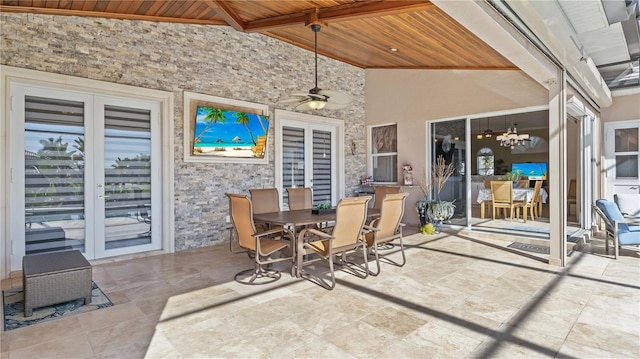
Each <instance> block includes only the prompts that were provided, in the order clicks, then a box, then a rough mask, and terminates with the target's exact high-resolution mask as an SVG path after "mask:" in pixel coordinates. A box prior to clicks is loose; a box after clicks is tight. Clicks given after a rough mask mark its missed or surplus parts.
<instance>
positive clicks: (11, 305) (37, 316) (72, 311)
mask: <svg viewBox="0 0 640 359" xmlns="http://www.w3.org/2000/svg"><path fill="white" fill-rule="evenodd" d="M91 285H92V289H91V303H89V304H86V305H85V304H83V299H82V298H81V299H76V300H72V301H69V302H65V303H60V304H55V305H51V306H48V307H41V308H35V309H34V310H33V314H32V315H31V316H30V317H25V316H24V296H23V292H22V290H5V291H2V304H3V307H4V330H5V331H8V330H13V329H18V328H23V327H27V326H30V325H33V324H37V323H42V322H48V321H50V320H54V319H58V318H64V317H68V316H72V315H76V314H80V313H86V312H91V311H94V310H98V309H102V308H106V307H110V306H112V305H113V303H111V300H109V298H108V297H107V296H106V295H105V294H104V293H103V292H102V290H101V289H100V288H98V285H97V284H95V283H94V282H91Z"/></svg>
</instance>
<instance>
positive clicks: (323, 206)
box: [311, 203, 336, 214]
mask: <svg viewBox="0 0 640 359" xmlns="http://www.w3.org/2000/svg"><path fill="white" fill-rule="evenodd" d="M335 211H336V209H335V208H333V207H331V203H318V204H317V205H316V208H314V209H312V210H311V213H312V214H324V213H334V212H335Z"/></svg>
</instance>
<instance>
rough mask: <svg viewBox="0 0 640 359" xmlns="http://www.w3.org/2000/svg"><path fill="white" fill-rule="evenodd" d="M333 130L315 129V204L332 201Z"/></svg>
mask: <svg viewBox="0 0 640 359" xmlns="http://www.w3.org/2000/svg"><path fill="white" fill-rule="evenodd" d="M331 163H332V160H331V132H329V131H317V130H314V131H313V204H314V205H316V204H319V203H331Z"/></svg>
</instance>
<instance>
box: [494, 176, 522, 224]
mask: <svg viewBox="0 0 640 359" xmlns="http://www.w3.org/2000/svg"><path fill="white" fill-rule="evenodd" d="M491 205H492V206H493V219H494V220H495V219H496V210H497V209H503V210H507V209H509V211H510V212H509V218H510V220H512V221H513V212H514V210H515V212H516V218H519V217H520V208H522V207H523V206H524V203H523V202H514V201H513V182H512V181H491ZM505 218H506V211H505Z"/></svg>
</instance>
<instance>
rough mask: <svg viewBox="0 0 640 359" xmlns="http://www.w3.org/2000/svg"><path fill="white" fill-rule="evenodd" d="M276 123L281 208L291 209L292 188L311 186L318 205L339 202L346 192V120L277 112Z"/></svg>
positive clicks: (277, 177) (277, 184)
mask: <svg viewBox="0 0 640 359" xmlns="http://www.w3.org/2000/svg"><path fill="white" fill-rule="evenodd" d="M276 126H277V131H276V187H277V188H278V190H279V192H280V199H281V204H280V208H287V197H286V196H287V191H286V188H289V187H293V188H296V187H310V188H311V189H312V193H313V203H314V204H319V203H331V204H332V205H336V204H337V202H338V200H339V199H340V198H341V197H343V194H344V184H343V182H344V179H343V176H342V175H341V174H342V173H344V170H343V168H344V160H343V158H342V157H343V154H342V151H341V149H342V148H343V143H344V140H343V138H342V137H343V135H342V133H343V132H342V130H343V128H342V122H341V121H337V120H333V119H327V118H324V117H319V116H311V115H306V114H300V113H295V112H286V111H276ZM341 182H342V185H341Z"/></svg>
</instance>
